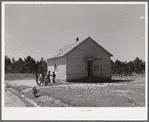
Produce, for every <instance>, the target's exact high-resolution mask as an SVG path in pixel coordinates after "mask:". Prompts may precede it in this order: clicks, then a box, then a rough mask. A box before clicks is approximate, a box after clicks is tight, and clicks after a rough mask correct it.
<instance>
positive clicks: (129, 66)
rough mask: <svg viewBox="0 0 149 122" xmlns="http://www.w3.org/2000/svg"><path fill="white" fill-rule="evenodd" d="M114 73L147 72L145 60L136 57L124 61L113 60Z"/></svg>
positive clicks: (112, 68)
mask: <svg viewBox="0 0 149 122" xmlns="http://www.w3.org/2000/svg"><path fill="white" fill-rule="evenodd" d="M111 70H112V74H132V73H136V74H144V73H145V62H144V61H142V60H141V59H139V58H138V57H136V59H135V60H134V61H129V62H122V61H119V60H116V61H115V62H113V61H112V60H111Z"/></svg>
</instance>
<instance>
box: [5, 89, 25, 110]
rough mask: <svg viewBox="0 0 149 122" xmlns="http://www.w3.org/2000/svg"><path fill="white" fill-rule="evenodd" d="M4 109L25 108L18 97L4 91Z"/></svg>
mask: <svg viewBox="0 0 149 122" xmlns="http://www.w3.org/2000/svg"><path fill="white" fill-rule="evenodd" d="M5 107H26V104H25V103H24V102H23V101H22V100H21V99H20V98H19V97H18V96H16V95H14V94H13V93H12V92H10V91H9V90H8V89H6V90H5Z"/></svg>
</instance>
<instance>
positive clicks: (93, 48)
mask: <svg viewBox="0 0 149 122" xmlns="http://www.w3.org/2000/svg"><path fill="white" fill-rule="evenodd" d="M84 57H94V58H102V61H98V60H97V61H93V75H94V76H97V77H101V70H100V65H102V77H103V78H110V77H111V64H110V62H111V61H110V55H109V54H108V53H107V52H105V51H104V50H103V49H101V48H100V47H99V46H98V45H97V44H96V43H95V42H94V41H90V40H86V41H85V42H83V43H82V44H80V45H79V46H77V47H76V48H75V49H74V50H72V51H70V52H69V53H68V54H67V79H68V80H74V79H80V78H84V77H87V75H88V73H87V61H85V60H84V59H83V58H84ZM94 66H96V68H97V66H98V67H99V71H94Z"/></svg>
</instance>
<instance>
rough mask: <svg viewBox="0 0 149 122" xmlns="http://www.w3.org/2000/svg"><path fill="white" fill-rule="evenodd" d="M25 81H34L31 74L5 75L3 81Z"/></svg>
mask: <svg viewBox="0 0 149 122" xmlns="http://www.w3.org/2000/svg"><path fill="white" fill-rule="evenodd" d="M25 79H35V76H34V75H33V74H5V80H9V81H13V80H25Z"/></svg>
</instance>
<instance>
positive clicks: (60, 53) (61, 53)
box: [48, 37, 113, 59]
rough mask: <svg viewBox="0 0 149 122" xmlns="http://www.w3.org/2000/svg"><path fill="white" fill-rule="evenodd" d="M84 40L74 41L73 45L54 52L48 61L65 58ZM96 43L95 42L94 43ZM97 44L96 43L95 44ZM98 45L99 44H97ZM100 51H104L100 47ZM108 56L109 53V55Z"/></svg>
mask: <svg viewBox="0 0 149 122" xmlns="http://www.w3.org/2000/svg"><path fill="white" fill-rule="evenodd" d="M87 39H91V40H93V39H92V38H90V37H88V38H86V39H85V40H87ZM85 40H79V41H75V42H73V43H70V44H67V45H66V46H65V47H63V48H61V49H60V50H58V51H56V52H55V53H54V54H53V55H52V56H51V57H49V58H48V59H52V58H58V57H63V56H65V55H66V54H67V53H68V52H70V51H71V50H73V49H74V48H75V47H77V46H78V45H80V44H81V43H82V42H84V41H85ZM93 41H94V40H93ZM96 43H97V42H96ZM97 44H98V43H97ZM98 45H99V44H98ZM99 46H100V45H99ZM100 47H101V48H102V49H104V48H103V47H102V46H100ZM104 50H105V49H104ZM105 51H106V52H107V53H109V52H108V51H107V50H105ZM109 54H110V53H109ZM110 56H113V55H112V54H110Z"/></svg>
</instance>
